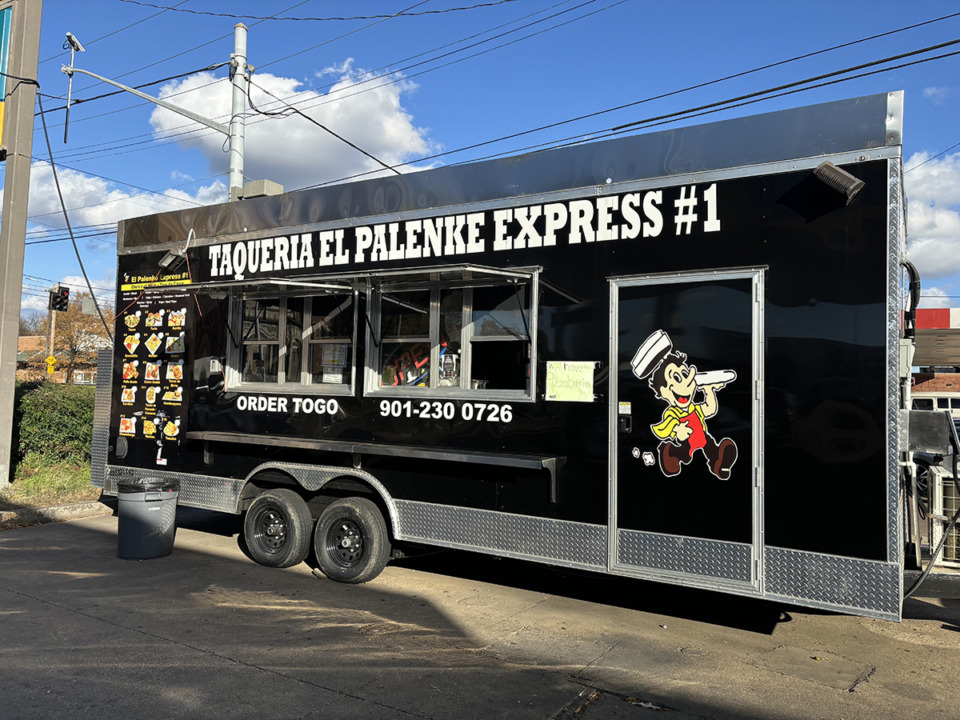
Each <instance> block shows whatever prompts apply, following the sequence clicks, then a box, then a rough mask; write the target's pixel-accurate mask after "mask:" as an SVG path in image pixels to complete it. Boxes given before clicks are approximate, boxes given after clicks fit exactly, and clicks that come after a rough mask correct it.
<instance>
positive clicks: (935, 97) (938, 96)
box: [923, 87, 953, 105]
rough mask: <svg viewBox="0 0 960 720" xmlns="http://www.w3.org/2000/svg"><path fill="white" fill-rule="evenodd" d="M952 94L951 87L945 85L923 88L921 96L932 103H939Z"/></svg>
mask: <svg viewBox="0 0 960 720" xmlns="http://www.w3.org/2000/svg"><path fill="white" fill-rule="evenodd" d="M951 94H953V90H952V88H946V87H927V88H924V89H923V97H924V98H926V99H927V100H932V101H933V104H934V105H941V104H943V102H944V101H945V100H946V99H947V98H948V97H949V96H950V95H951Z"/></svg>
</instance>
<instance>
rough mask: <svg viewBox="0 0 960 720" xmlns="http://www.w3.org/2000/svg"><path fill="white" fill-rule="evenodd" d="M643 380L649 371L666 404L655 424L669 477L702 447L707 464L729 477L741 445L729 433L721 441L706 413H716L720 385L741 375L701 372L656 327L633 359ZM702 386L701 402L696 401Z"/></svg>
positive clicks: (662, 463) (662, 465) (657, 393)
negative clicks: (710, 430)
mask: <svg viewBox="0 0 960 720" xmlns="http://www.w3.org/2000/svg"><path fill="white" fill-rule="evenodd" d="M631 365H632V366H633V373H634V375H636V376H637V377H638V378H640V379H641V380H642V379H644V378H646V377H648V376H649V378H650V379H649V380H648V383H649V385H650V389H651V390H653V394H654V395H655V396H656V397H657V398H659V399H660V400H663V402H665V403H666V404H667V407H666V409H665V410H664V411H663V417H662V418H661V420H660V422H659V423H657V424H655V425H651V426H650V430H651V431H652V432H653V434H654V435H655V436H656V437H657V438H659V439H660V445H659V447H658V448H657V450H658V454H659V457H660V470H661V471H662V472H663V474H664V475H666V476H667V477H672V476H674V475H679V474H680V471H681V470H682V469H683V466H684V465H689V464H690V463H691V462H692V461H693V457H694V455H695V454H696V452H697V451H698V450H699V451H701V452H702V453H703V456H704V458H705V459H706V461H707V469H708V470H709V471H710V473H711V474H713V475H714V476H715V477H717V478H719V479H720V480H729V479H730V469H731V468H732V467H733V464H734V463H735V462H736V461H737V445H736V443H734V442H733V440H731V439H730V438H724V439H723V440H721V441H720V442H717V441H716V440H715V439H714V437H713V436H712V435H711V434H710V432H709V431H708V430H707V418H711V417H713V416H714V415H716V414H717V408H718V404H717V391H718V390H719V389H720V388H722V387H723V386H724V385H726V384H727V383H729V382H733V381H734V380H736V379H737V373H736V372H735V371H733V370H716V371H712V372H697V368H696V366H695V365H688V364H687V356H686V355H684V354H683V353H681V352H676V351H675V350H674V349H673V342H672V341H671V340H670V337H669V336H668V335H667V334H666V333H665V332H664V331H663V330H657V331H655V332H654V333H653V334H651V335H650V337H648V338H647V339H646V340H645V341H644V342H643V344H642V345H641V346H640V348H639V349H638V350H637V352H636V354H635V355H634V357H633V361H632V362H631ZM697 390H700V391H701V392H702V394H703V400H702V402H695V400H696V394H697Z"/></svg>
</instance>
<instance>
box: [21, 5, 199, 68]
mask: <svg viewBox="0 0 960 720" xmlns="http://www.w3.org/2000/svg"><path fill="white" fill-rule="evenodd" d="M188 2H190V0H181V2H179V3H177V4H176V5H174V6H173V7H172V8H169V7H168V8H164V9H163V10H161V11H160V12H158V13H154V14H153V15H148V16H147V17H145V18H142V19H140V20H137V21H136V22H134V23H130V24H129V25H125V26H124V27H122V28H118V29H117V30H112V31H111V32H108V33H107V34H106V35H101V36H100V37H97V38H94V39H93V40H89V41H87V45H94V44H96V43H98V42H100V41H101V40H106V39H107V38H108V37H112V36H114V35H119V34H120V33H122V32H124V31H126V30H129V29H130V28H132V27H134V26H136V25H139V24H141V23H145V22H147V21H148V20H153V18H155V17H157V16H159V15H163V14H164V13H165V12H170V11H171V10H174V9H175V8H177V7H179V6H180V5H186V4H187V3H188ZM64 49H66V48H64ZM61 54H62V53H57V54H56V55H51V56H50V57H48V58H46V59H44V60H41V61H40V64H41V65H43V63H46V62H50V61H51V60H56V59H57V58H58V57H60V55H61Z"/></svg>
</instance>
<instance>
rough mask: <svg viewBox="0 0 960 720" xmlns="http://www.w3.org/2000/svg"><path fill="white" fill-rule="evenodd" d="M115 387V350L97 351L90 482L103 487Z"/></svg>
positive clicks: (94, 485)
mask: <svg viewBox="0 0 960 720" xmlns="http://www.w3.org/2000/svg"><path fill="white" fill-rule="evenodd" d="M112 389H113V351H112V350H100V351H99V352H98V353H97V389H96V395H95V396H94V401H93V437H92V440H91V446H90V484H91V485H92V486H93V487H98V488H102V487H103V484H104V482H105V477H106V469H107V453H108V451H109V447H110V398H111V391H112Z"/></svg>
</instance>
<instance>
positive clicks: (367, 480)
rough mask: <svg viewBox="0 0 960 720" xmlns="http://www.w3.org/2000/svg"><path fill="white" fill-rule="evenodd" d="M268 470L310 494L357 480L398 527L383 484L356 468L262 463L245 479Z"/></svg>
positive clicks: (396, 517)
mask: <svg viewBox="0 0 960 720" xmlns="http://www.w3.org/2000/svg"><path fill="white" fill-rule="evenodd" d="M268 470H278V471H280V472H283V473H286V474H288V475H290V476H291V477H292V478H294V479H295V480H296V481H297V482H298V483H300V485H301V486H302V487H303V488H304V489H305V490H309V491H311V492H316V491H317V490H319V489H320V488H322V487H323V486H324V485H326V484H327V483H328V482H330V481H331V480H338V479H341V478H350V479H353V480H359V481H360V482H362V483H364V484H366V485H369V486H370V487H371V488H372V489H373V490H374V491H375V492H377V493H378V494H379V495H380V497H381V498H383V502H384V504H385V505H386V506H387V512H388V513H389V515H390V524H391V525H392V526H393V527H398V522H399V518H398V516H397V507H396V503H395V502H394V500H393V498H392V497H391V496H390V493H389V492H387V489H386V488H385V487H384V486H383V484H382V483H381V482H380V481H379V480H377V478H376V477H374V476H373V475H371V474H370V473H368V472H366V471H365V470H359V469H356V468H345V467H337V466H327V465H298V464H296V463H264V464H263V465H259V466H257V467H256V468H255V469H254V470H253V471H252V472H251V473H250V474H249V475H248V476H247V479H248V480H249V479H250V478H252V477H254V476H256V475H257V474H259V473H262V472H265V471H268Z"/></svg>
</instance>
